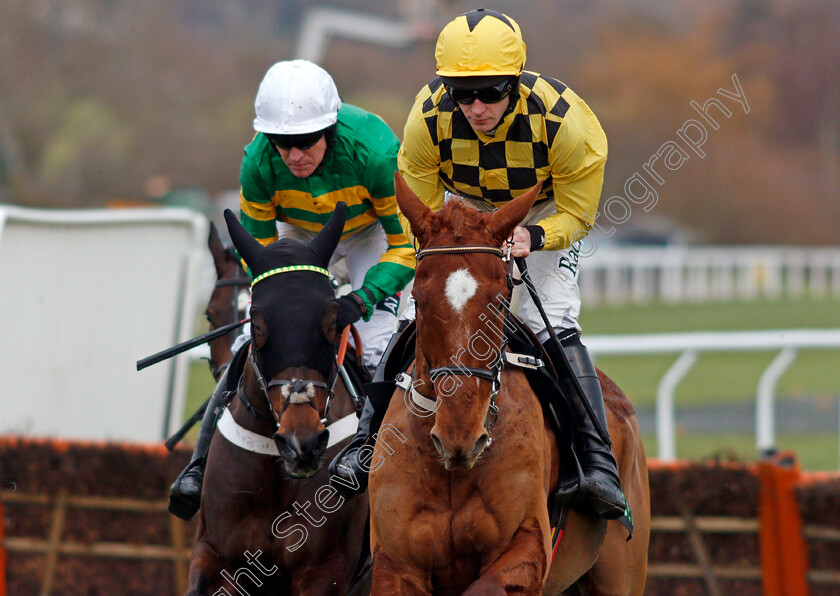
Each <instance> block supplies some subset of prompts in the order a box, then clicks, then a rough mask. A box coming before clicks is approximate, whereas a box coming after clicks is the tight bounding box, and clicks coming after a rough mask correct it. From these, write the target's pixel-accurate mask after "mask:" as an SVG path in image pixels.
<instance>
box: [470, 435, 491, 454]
mask: <svg viewBox="0 0 840 596" xmlns="http://www.w3.org/2000/svg"><path fill="white" fill-rule="evenodd" d="M489 441H490V435H488V434H487V433H484V434H483V435H481V436H480V437H478V441H476V442H475V445H474V446H473V450H472V453H473V455H478V454H479V453H481V452H482V451H484V448H485V447H487V443H488V442H489Z"/></svg>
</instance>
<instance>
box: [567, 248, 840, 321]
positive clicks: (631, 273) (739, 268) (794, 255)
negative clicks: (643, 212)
mask: <svg viewBox="0 0 840 596" xmlns="http://www.w3.org/2000/svg"><path fill="white" fill-rule="evenodd" d="M593 242H595V243H596V244H594V245H590V246H587V244H586V242H584V247H583V253H582V256H583V254H584V253H585V252H586V251H587V250H588V251H591V254H589V255H587V256H585V257H584V258H583V259H582V261H581V269H580V288H581V294H582V296H583V300H584V302H585V303H586V304H590V305H591V304H596V303H609V304H625V303H629V302H633V303H638V304H644V303H648V302H651V301H655V300H662V301H664V302H668V303H680V302H706V301H715V300H735V299H743V300H754V299H756V298H768V299H776V298H781V297H788V298H801V297H805V296H808V297H812V298H825V297H828V296H832V297H835V298H836V297H840V248H838V247H836V246H832V247H819V248H808V247H799V246H685V245H675V246H667V247H652V246H639V245H626V246H625V245H622V246H620V247H614V246H598V245H597V240H593Z"/></svg>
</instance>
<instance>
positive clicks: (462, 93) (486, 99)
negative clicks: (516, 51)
mask: <svg viewBox="0 0 840 596" xmlns="http://www.w3.org/2000/svg"><path fill="white" fill-rule="evenodd" d="M512 90H513V85H512V84H511V81H510V79H508V80H506V81H502V82H501V83H498V84H496V85H492V86H490V87H482V88H481V89H459V88H458V87H453V86H451V85H446V92H447V93H449V97H451V98H452V100H453V101H455V102H456V103H459V104H461V105H465V106H468V105H470V104H472V103H473V102H474V101H475V100H476V99H477V100H479V101H480V102H481V103H499V102H500V101H502V100H503V99H504V98H505V97H507V96H508V95H510V92H511V91H512Z"/></svg>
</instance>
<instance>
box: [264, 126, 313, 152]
mask: <svg viewBox="0 0 840 596" xmlns="http://www.w3.org/2000/svg"><path fill="white" fill-rule="evenodd" d="M265 136H267V137H268V140H269V141H271V144H272V145H274V146H275V147H277V148H278V149H283V150H284V151H291V150H292V148H295V149H300V150H301V151H306V150H307V149H309V148H310V147H312V146H313V145H315V143H317V142H318V141H320V140H321V139H322V138H323V136H324V131H323V130H318V131H315V132H308V133H306V134H302V135H276V134H266V135H265Z"/></svg>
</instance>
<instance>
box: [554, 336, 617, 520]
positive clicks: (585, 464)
mask: <svg viewBox="0 0 840 596" xmlns="http://www.w3.org/2000/svg"><path fill="white" fill-rule="evenodd" d="M543 345H544V346H545V349H546V351H547V352H548V355H549V356H550V357H551V361H552V363H553V364H554V368H555V369H556V370H557V373H558V376H559V377H560V386H561V387H563V388H564V393H565V394H566V395H565V397H566V399H567V401H568V403H569V406H570V409H571V411H572V413H573V417H574V419H575V426H576V429H577V432H578V434H579V435H580V438H581V440H580V444H581V445H582V447H583V454H582V455H581V458H580V459H581V462H580V463H581V467H582V468H583V476H584V481H583V483H582V485H581V486H580V487H579V491H578V494H577V496H575V498H574V500H575V501H577V502H578V503H580V504H584V506H588V508H589V509H591V510H592V512H594V513H595V514H596V515H597V516H599V517H602V518H605V519H617V518H619V517H621V516H622V515H624V513H625V509H626V507H627V503H626V501H625V499H624V492H623V491H622V490H621V481H620V480H619V479H618V471H617V468H616V463H615V458H614V457H613V454H612V452H611V451H610V439H609V429H608V427H607V414H606V411H605V410H604V396H603V394H602V393H601V384H600V382H599V381H598V374H597V373H596V372H595V366H594V365H593V364H592V359H591V358H590V357H589V352H588V351H587V349H586V346H584V345H583V344H582V343H580V336H579V335H577V334H575V335H573V336H572V337H570V338H568V339H565V340H564V341H563V351H564V352H565V354H566V357H567V358H568V359H569V363H570V364H571V368H572V371H573V372H574V374H575V376H576V377H577V379H578V382H579V383H580V387H581V389H582V390H583V394H584V395H582V396H581V398H583V399H586V400H587V401H588V402H589V405H590V406H591V407H592V412H593V414H595V418H596V419H597V421H598V425H599V426H600V427H601V429H603V433H604V437H606V440H605V439H604V438H602V436H601V434H600V433H599V432H598V429H597V428H596V427H595V425H594V424H593V422H592V419H591V418H590V417H589V414H588V412H587V411H586V408H585V406H584V405H583V403H581V401H580V399H578V398H577V397H576V393H577V392H576V391H575V390H574V385H573V383H572V382H571V380H570V379H568V378H566V377H567V375H566V374H565V373H564V371H565V370H566V369H565V367H563V366H562V361H561V360H560V358H561V356H560V353H559V351H558V350H557V347H556V346H555V345H554V342H553V341H552V340H551V339H549V340H548V341H546V342H545V343H544V344H543ZM555 496H556V497H559V498H560V499H562V498H563V496H564V495H555Z"/></svg>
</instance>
